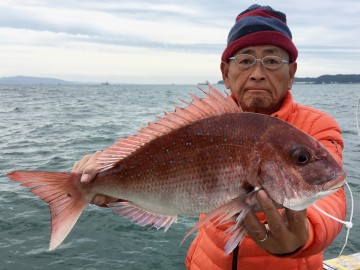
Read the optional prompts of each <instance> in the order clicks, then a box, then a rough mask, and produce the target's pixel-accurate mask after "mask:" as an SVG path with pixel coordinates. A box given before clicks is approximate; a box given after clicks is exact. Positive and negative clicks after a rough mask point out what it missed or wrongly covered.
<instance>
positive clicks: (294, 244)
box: [244, 190, 309, 256]
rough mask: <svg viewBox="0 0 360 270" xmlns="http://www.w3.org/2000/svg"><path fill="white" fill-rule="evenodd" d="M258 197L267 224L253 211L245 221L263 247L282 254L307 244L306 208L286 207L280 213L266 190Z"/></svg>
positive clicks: (276, 253) (253, 236) (253, 237)
mask: <svg viewBox="0 0 360 270" xmlns="http://www.w3.org/2000/svg"><path fill="white" fill-rule="evenodd" d="M257 199H258V201H259V204H260V206H261V207H262V210H263V212H264V214H265V216H266V221H267V224H263V223H261V222H260V221H259V220H258V218H257V216H256V215H255V213H253V212H250V213H248V214H247V215H246V217H245V219H244V222H245V225H246V227H247V229H248V234H249V235H250V237H251V238H252V239H253V240H254V241H255V242H256V243H257V244H258V245H259V246H260V247H261V248H263V249H265V250H266V251H268V252H269V253H272V254H275V255H280V256H281V255H286V254H288V253H292V252H294V251H296V250H297V249H299V248H300V247H302V246H303V245H305V243H306V242H307V240H308V237H309V227H308V226H309V225H308V221H307V217H306V209H305V210H302V211H294V210H290V209H287V208H285V210H284V211H283V212H282V213H281V214H280V213H279V212H278V210H277V208H276V207H275V205H274V202H273V201H272V200H271V199H270V198H269V196H268V195H267V193H266V192H265V191H264V190H259V191H258V193H257Z"/></svg>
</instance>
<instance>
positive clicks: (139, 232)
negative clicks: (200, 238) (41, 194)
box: [0, 84, 360, 270]
mask: <svg viewBox="0 0 360 270" xmlns="http://www.w3.org/2000/svg"><path fill="white" fill-rule="evenodd" d="M216 87H218V88H219V89H223V86H216ZM190 92H191V93H200V92H199V91H198V90H197V88H196V87H195V86H193V85H108V86H104V85H72V86H61V85H59V86H45V85H39V86H4V85H2V86H0V261H1V263H0V269H54V270H55V269H184V264H183V262H184V259H185V255H186V252H187V249H188V247H189V245H190V243H191V240H192V239H193V237H194V236H192V237H190V239H187V240H186V241H185V243H184V244H183V245H182V246H181V247H180V242H181V240H182V238H183V236H184V234H185V233H186V232H187V231H188V230H189V229H190V228H191V227H192V226H193V225H194V223H195V221H196V218H189V217H180V218H179V221H178V223H177V224H174V225H173V226H172V227H171V228H170V229H169V230H168V231H167V232H166V233H164V232H163V231H162V230H159V231H157V230H155V229H149V228H143V227H140V226H137V225H134V224H133V223H131V222H129V221H127V220H125V219H123V218H122V217H120V216H117V215H116V214H114V213H113V212H112V211H111V210H109V209H105V208H99V207H96V206H90V207H88V208H87V209H86V210H85V211H84V212H83V214H82V215H81V217H80V219H79V221H78V222H77V224H76V225H75V227H74V229H73V230H72V231H71V233H70V234H69V236H68V237H67V238H66V239H65V241H64V242H63V244H62V245H60V246H59V247H58V248H57V249H56V250H55V251H52V252H49V251H48V245H49V239H50V216H49V211H48V207H47V205H46V204H45V203H44V202H42V201H41V200H40V199H38V198H37V197H35V196H34V195H33V194H31V193H29V192H28V191H26V189H25V188H22V187H20V186H19V185H18V184H17V183H15V182H12V181H10V180H9V179H7V177H6V176H5V174H6V173H9V172H11V171H13V170H48V171H68V170H70V169H71V167H72V166H73V164H74V162H75V161H77V160H78V159H80V158H81V157H82V156H84V155H86V154H90V153H93V152H94V151H96V150H99V149H104V148H105V147H107V146H109V145H111V144H112V143H113V142H115V141H116V140H117V139H118V138H120V137H124V136H126V135H129V134H133V133H135V132H136V131H137V130H138V128H139V127H140V126H142V125H146V124H147V122H149V121H152V120H154V119H155V116H156V115H162V113H163V111H164V110H172V108H173V106H174V105H175V104H177V105H179V104H180V102H179V100H178V98H182V99H186V100H190V97H189V95H188V93H190ZM292 92H293V95H294V97H295V99H296V100H297V101H298V102H300V103H303V104H306V105H309V106H313V107H316V108H318V109H321V110H323V111H326V112H328V113H329V114H330V115H332V116H333V117H334V118H335V119H336V120H337V121H338V122H339V124H340V127H341V128H342V131H343V138H344V141H345V149H344V166H345V170H346V172H347V181H348V182H349V185H350V186H351V188H352V191H353V193H354V197H355V201H359V198H360V186H359V185H358V182H359V172H360V149H359V145H360V137H359V135H358V132H357V123H356V121H357V120H356V110H357V103H358V97H359V95H360V85H335V84H334V85H295V86H294V88H293V90H292ZM347 194H348V191H347ZM348 198H349V196H348ZM359 214H360V210H359V209H358V208H357V205H355V209H354V220H353V222H354V228H353V229H352V230H351V233H350V239H349V242H348V245H347V247H346V249H345V251H344V254H351V253H355V252H360V240H359V239H360V228H359V217H360V216H359ZM344 241H345V229H343V230H342V232H341V234H340V235H339V236H338V237H337V239H336V240H335V242H334V243H333V244H332V245H331V246H330V247H329V248H328V249H327V250H326V251H325V257H326V258H332V257H336V256H337V255H338V253H339V252H340V250H341V247H342V245H343V244H344Z"/></svg>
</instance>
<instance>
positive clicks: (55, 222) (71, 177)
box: [7, 171, 91, 250]
mask: <svg viewBox="0 0 360 270" xmlns="http://www.w3.org/2000/svg"><path fill="white" fill-rule="evenodd" d="M7 176H8V177H9V178H11V179H12V180H14V181H17V182H20V183H21V186H24V187H27V188H29V189H30V192H32V193H33V194H35V195H37V196H38V197H39V198H40V199H42V200H43V201H45V202H46V203H48V205H49V208H50V214H51V240H50V246H49V250H54V249H55V248H56V247H57V246H58V245H60V244H61V243H62V242H63V240H64V239H65V238H66V236H67V235H68V234H69V233H70V231H71V229H72V228H73V227H74V225H75V223H76V221H77V220H78V218H79V217H80V215H81V213H82V211H83V210H84V209H85V207H86V206H87V205H88V204H89V203H90V201H91V198H90V197H89V196H87V197H86V196H84V193H83V192H81V189H80V188H79V186H78V185H76V182H77V183H79V179H80V175H78V174H74V173H63V172H41V171H15V172H12V173H9V174H8V175H7Z"/></svg>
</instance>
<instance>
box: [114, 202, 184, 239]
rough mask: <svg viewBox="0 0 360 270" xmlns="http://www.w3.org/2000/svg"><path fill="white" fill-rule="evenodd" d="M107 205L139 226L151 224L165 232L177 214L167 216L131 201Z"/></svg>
mask: <svg viewBox="0 0 360 270" xmlns="http://www.w3.org/2000/svg"><path fill="white" fill-rule="evenodd" d="M108 206H109V207H110V208H111V209H112V210H113V211H114V212H115V213H116V214H118V215H121V216H123V217H124V218H126V219H128V220H131V221H133V222H135V223H136V224H138V225H140V226H152V227H155V228H156V229H158V230H159V229H162V228H163V229H164V231H165V232H166V231H167V230H168V229H169V228H170V226H171V225H172V224H173V223H174V222H175V223H176V222H177V216H167V215H161V214H155V213H151V212H149V211H147V210H144V209H142V208H141V207H139V206H136V205H133V204H132V203H131V202H128V201H124V202H116V203H110V204H108Z"/></svg>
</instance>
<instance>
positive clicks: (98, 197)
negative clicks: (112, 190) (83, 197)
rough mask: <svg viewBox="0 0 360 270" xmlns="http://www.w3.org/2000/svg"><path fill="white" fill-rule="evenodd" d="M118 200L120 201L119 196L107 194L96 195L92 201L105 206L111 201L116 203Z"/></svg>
mask: <svg viewBox="0 0 360 270" xmlns="http://www.w3.org/2000/svg"><path fill="white" fill-rule="evenodd" d="M117 201H118V199H117V198H113V197H110V196H106V195H96V196H95V197H94V199H93V200H92V202H91V203H92V204H95V205H97V206H105V205H107V204H109V203H114V202H117Z"/></svg>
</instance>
